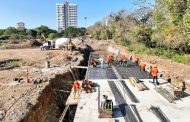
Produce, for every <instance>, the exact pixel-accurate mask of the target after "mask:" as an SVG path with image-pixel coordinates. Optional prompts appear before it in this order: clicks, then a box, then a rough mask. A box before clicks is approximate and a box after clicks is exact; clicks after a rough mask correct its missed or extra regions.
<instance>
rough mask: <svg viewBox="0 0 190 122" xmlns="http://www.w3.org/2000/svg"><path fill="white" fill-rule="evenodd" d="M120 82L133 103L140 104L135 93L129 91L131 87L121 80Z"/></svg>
mask: <svg viewBox="0 0 190 122" xmlns="http://www.w3.org/2000/svg"><path fill="white" fill-rule="evenodd" d="M119 82H120V83H121V84H122V86H123V87H124V89H125V90H126V92H127V95H128V97H129V98H130V99H131V101H132V102H135V103H139V100H138V99H137V98H136V96H135V95H134V94H133V92H132V91H131V90H130V89H129V87H128V86H127V84H126V83H125V81H123V80H120V81H119Z"/></svg>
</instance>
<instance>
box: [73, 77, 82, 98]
mask: <svg viewBox="0 0 190 122" xmlns="http://www.w3.org/2000/svg"><path fill="white" fill-rule="evenodd" d="M73 89H74V93H73V95H74V99H76V94H78V98H79V96H80V89H81V85H80V83H79V82H78V81H77V80H76V81H74V83H73Z"/></svg>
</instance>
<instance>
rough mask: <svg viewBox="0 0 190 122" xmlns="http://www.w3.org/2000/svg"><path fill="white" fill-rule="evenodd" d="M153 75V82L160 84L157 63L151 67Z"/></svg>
mask: <svg viewBox="0 0 190 122" xmlns="http://www.w3.org/2000/svg"><path fill="white" fill-rule="evenodd" d="M151 75H152V76H153V83H154V84H155V82H156V84H157V85H159V82H158V69H157V65H153V67H152V69H151Z"/></svg>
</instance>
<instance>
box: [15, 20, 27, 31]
mask: <svg viewBox="0 0 190 122" xmlns="http://www.w3.org/2000/svg"><path fill="white" fill-rule="evenodd" d="M16 28H17V29H18V30H24V29H25V24H24V23H23V22H18V23H17V24H16Z"/></svg>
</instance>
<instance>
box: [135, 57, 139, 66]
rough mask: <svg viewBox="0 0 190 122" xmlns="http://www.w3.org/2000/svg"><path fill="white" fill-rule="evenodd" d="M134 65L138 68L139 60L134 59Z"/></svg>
mask: <svg viewBox="0 0 190 122" xmlns="http://www.w3.org/2000/svg"><path fill="white" fill-rule="evenodd" d="M135 65H136V66H139V58H138V57H135Z"/></svg>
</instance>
